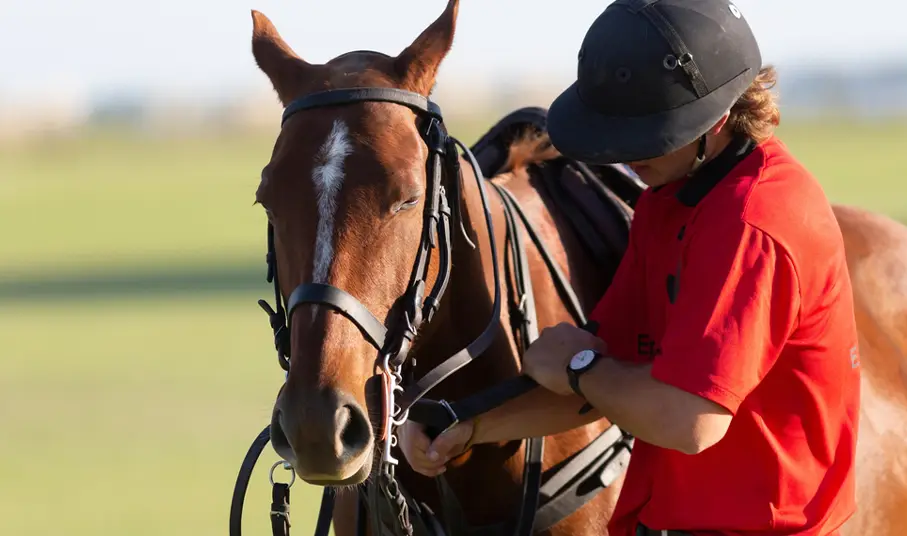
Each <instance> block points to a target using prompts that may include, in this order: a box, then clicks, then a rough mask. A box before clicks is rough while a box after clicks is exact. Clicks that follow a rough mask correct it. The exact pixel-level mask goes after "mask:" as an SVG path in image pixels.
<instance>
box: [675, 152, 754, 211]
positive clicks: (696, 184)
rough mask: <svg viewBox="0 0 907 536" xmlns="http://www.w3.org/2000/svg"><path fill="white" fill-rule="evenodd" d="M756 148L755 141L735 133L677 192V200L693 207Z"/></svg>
mask: <svg viewBox="0 0 907 536" xmlns="http://www.w3.org/2000/svg"><path fill="white" fill-rule="evenodd" d="M755 148H756V142H755V141H754V140H752V139H751V138H749V137H747V136H741V135H736V136H734V137H733V138H732V139H731V142H730V143H729V144H728V146H727V147H725V149H724V150H723V151H721V153H719V154H718V156H716V157H715V158H713V159H712V160H710V161H708V162H706V163H705V164H703V166H702V167H701V168H699V170H698V171H696V173H695V174H693V175H692V176H691V177H689V179H688V180H687V181H685V183H684V184H683V186H681V187H680V188H679V189H678V190H677V193H676V194H674V195H675V197H676V198H677V200H678V201H680V202H681V203H682V204H683V205H685V206H688V207H695V206H696V205H698V204H699V202H700V201H702V200H703V198H705V196H706V195H708V193H709V192H711V191H712V189H713V188H715V186H717V185H718V183H719V182H721V179H723V178H724V177H726V176H727V175H728V173H730V171H731V170H732V169H734V167H735V166H736V165H737V164H739V163H740V162H741V161H743V159H744V158H746V157H747V156H749V154H750V153H752V152H753V150H754V149H755Z"/></svg>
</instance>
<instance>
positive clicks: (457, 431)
mask: <svg viewBox="0 0 907 536" xmlns="http://www.w3.org/2000/svg"><path fill="white" fill-rule="evenodd" d="M471 434H472V425H471V424H469V423H460V424H458V425H456V426H454V427H453V428H451V429H450V430H448V431H446V432H444V433H443V434H441V435H440V436H438V437H437V438H436V439H435V441H434V443H432V444H431V447H429V449H428V458H429V459H430V460H443V461H444V463H447V462H448V461H450V459H451V458H453V457H454V456H457V455H459V454H461V453H462V452H463V449H464V447H465V445H466V443H467V442H468V441H469V436H470V435H471Z"/></svg>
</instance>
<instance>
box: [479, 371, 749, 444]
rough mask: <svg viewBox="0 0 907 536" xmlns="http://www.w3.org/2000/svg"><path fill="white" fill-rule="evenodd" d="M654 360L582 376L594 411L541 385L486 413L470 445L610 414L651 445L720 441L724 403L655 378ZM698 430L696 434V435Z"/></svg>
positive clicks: (576, 424)
mask: <svg viewBox="0 0 907 536" xmlns="http://www.w3.org/2000/svg"><path fill="white" fill-rule="evenodd" d="M651 370H652V365H651V364H634V363H628V362H624V361H618V360H615V359H609V358H606V359H603V360H601V361H600V362H599V364H598V365H596V366H595V368H594V369H592V370H590V371H589V372H588V373H586V374H584V375H583V376H581V377H580V389H581V390H582V391H583V392H584V393H586V394H587V397H588V402H589V403H590V404H592V406H593V409H592V410H591V411H589V412H588V413H586V414H584V415H580V414H579V409H580V408H581V407H582V406H583V405H584V404H585V403H586V400H584V399H582V398H580V397H579V396H577V395H573V394H570V395H561V394H558V393H555V392H553V391H549V390H547V389H536V390H533V391H531V392H529V393H527V394H526V395H524V396H522V397H520V398H517V399H514V400H511V401H509V402H508V403H506V404H504V405H502V406H499V407H497V408H495V409H493V410H491V411H489V412H487V413H484V414H483V415H482V416H481V418H480V419H479V421H478V422H477V423H474V425H475V429H474V431H473V432H472V438H471V440H470V441H469V444H470V445H475V444H479V443H497V442H501V441H512V440H517V439H522V438H525V437H538V436H547V435H554V434H558V433H561V432H566V431H568V430H572V429H574V428H579V427H581V426H585V425H587V424H589V423H591V422H594V421H597V420H599V419H601V418H603V417H604V416H607V417H608V420H609V421H611V422H612V423H614V424H616V425H618V426H620V427H621V428H622V429H623V430H625V431H627V432H628V433H630V434H632V435H633V436H634V437H637V438H639V439H641V440H643V441H645V442H646V443H649V444H652V445H657V446H660V447H664V448H670V449H674V450H679V451H681V452H685V453H687V454H694V453H696V452H699V451H700V450H701V449H702V448H703V447H704V446H705V445H708V444H713V443H715V442H717V441H718V440H719V439H720V438H721V436H722V435H723V434H724V430H726V429H727V424H728V423H729V422H730V419H731V414H730V412H728V411H727V410H726V409H725V408H723V407H722V406H720V405H718V404H715V403H713V402H711V401H709V400H706V399H704V398H701V397H699V396H695V395H692V394H690V393H687V392H685V391H683V390H681V389H677V388H675V387H672V386H670V385H667V384H665V383H662V382H659V381H657V380H655V379H654V378H652V375H651ZM691 431H692V433H690V432H691Z"/></svg>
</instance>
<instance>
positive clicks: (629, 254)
mask: <svg viewBox="0 0 907 536" xmlns="http://www.w3.org/2000/svg"><path fill="white" fill-rule="evenodd" d="M645 195H646V194H645V192H644V193H643V197H641V198H640V201H639V203H638V204H637V209H636V211H635V213H634V217H633V221H632V223H631V225H630V235H629V239H628V242H627V249H626V251H625V252H624V255H623V257H622V258H621V261H620V264H619V265H618V266H617V270H616V271H615V273H614V277H613V278H612V280H611V284H610V285H609V286H608V289H607V290H606V291H605V294H604V296H602V298H601V300H599V302H598V304H596V306H595V308H594V309H593V310H592V313H590V315H589V320H590V321H595V322H598V324H599V329H598V337H599V338H600V339H602V340H603V341H605V344H607V345H608V355H609V356H610V357H614V358H616V359H620V360H624V361H635V360H639V357H638V356H637V351H636V338H635V333H636V332H637V331H638V326H640V325H642V321H643V319H644V316H643V315H644V314H645V311H644V307H643V304H642V300H640V296H645V266H644V263H643V259H642V258H641V257H640V253H639V252H640V249H641V248H640V244H639V240H640V238H639V236H640V234H642V233H643V231H641V230H640V227H641V226H642V222H643V219H642V218H640V215H641V214H642V215H643V217H644V216H645V209H644V206H643V203H644V198H645Z"/></svg>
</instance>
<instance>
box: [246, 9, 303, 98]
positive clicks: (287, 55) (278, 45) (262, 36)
mask: <svg viewBox="0 0 907 536" xmlns="http://www.w3.org/2000/svg"><path fill="white" fill-rule="evenodd" d="M252 55H253V56H254V57H255V63H257V64H258V68H259V69H261V70H262V72H264V73H265V74H266V75H267V76H268V78H269V79H270V80H271V84H272V85H273V86H274V91H276V92H277V96H278V97H279V98H280V100H281V102H283V104H284V105H285V106H286V105H287V104H288V103H289V101H290V100H292V99H293V96H294V93H295V92H296V91H297V90H298V88H299V84H300V82H301V81H302V80H303V79H304V77H305V76H306V74H307V73H308V72H309V71H310V70H311V67H312V66H311V65H310V64H308V63H306V61H305V60H303V59H302V58H300V57H299V56H297V55H296V53H295V52H293V49H292V48H290V45H288V44H287V43H286V42H285V41H284V40H283V38H282V37H280V34H279V33H278V32H277V28H275V27H274V24H273V23H272V22H271V21H270V20H269V19H268V17H265V15H264V14H263V13H261V12H259V11H255V10H254V9H253V10H252Z"/></svg>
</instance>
